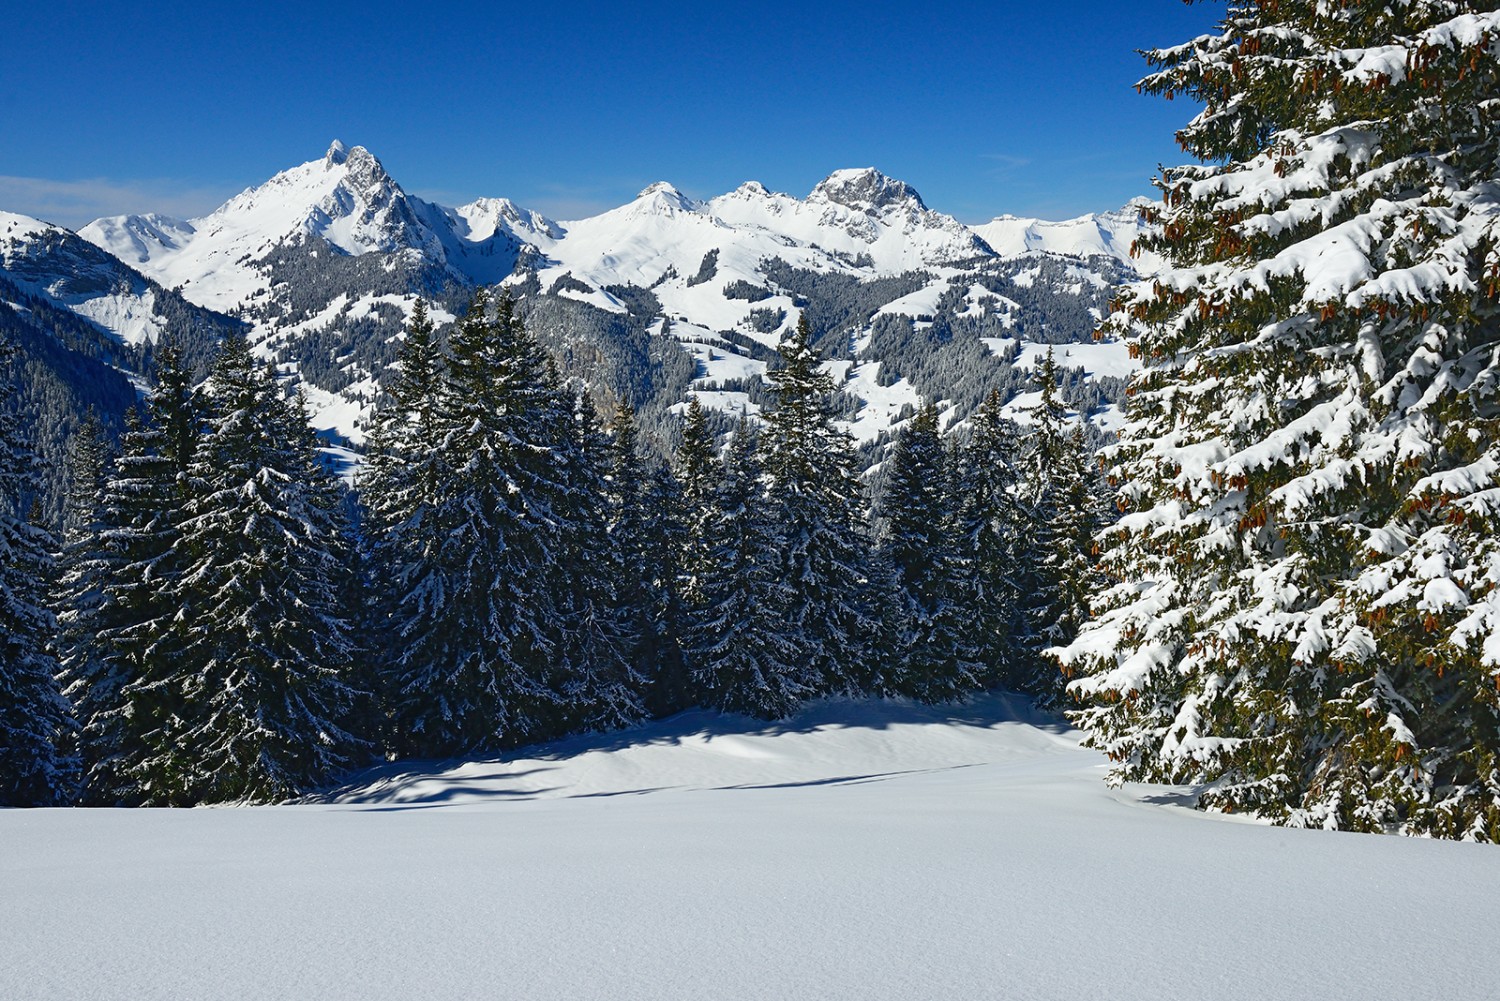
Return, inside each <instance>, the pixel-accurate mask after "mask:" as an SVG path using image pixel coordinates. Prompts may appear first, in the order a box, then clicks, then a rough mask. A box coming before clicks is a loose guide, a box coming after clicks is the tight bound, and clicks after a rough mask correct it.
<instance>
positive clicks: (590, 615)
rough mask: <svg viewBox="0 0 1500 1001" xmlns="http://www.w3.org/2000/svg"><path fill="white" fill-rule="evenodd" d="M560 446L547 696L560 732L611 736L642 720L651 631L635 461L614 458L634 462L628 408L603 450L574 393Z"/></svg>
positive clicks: (586, 408) (592, 419)
mask: <svg viewBox="0 0 1500 1001" xmlns="http://www.w3.org/2000/svg"><path fill="white" fill-rule="evenodd" d="M566 444H567V448H566V449H565V454H566V459H565V461H566V465H567V468H568V475H567V478H566V487H567V492H566V494H565V496H564V497H563V498H562V499H561V500H560V502H559V504H558V507H557V514H558V516H559V524H560V528H561V541H560V545H559V549H558V552H559V554H560V559H559V560H558V562H557V563H556V564H555V565H554V566H550V567H547V568H545V569H546V572H547V573H548V574H549V576H550V577H551V578H552V579H553V580H554V582H555V583H554V585H553V587H552V590H553V592H554V593H555V594H556V595H557V602H558V609H557V621H556V628H557V630H558V638H557V650H558V651H559V653H558V658H557V660H558V664H559V667H560V670H561V675H562V676H561V679H560V680H559V681H558V682H557V683H556V685H555V686H554V687H556V688H557V690H558V691H559V694H560V695H561V697H562V699H563V702H564V711H563V719H562V720H561V721H560V724H559V726H558V733H559V734H561V733H565V732H599V731H608V730H618V729H621V728H623V727H627V726H632V725H634V724H636V723H639V722H640V721H641V720H642V719H643V718H644V717H645V710H644V708H643V706H642V699H641V696H642V692H643V690H644V689H645V687H646V684H645V680H644V678H643V677H642V676H641V674H640V672H639V671H638V670H637V664H638V663H639V662H638V661H637V660H636V659H635V657H636V656H637V653H638V651H639V649H640V647H641V645H642V639H641V637H642V635H643V630H645V629H647V628H649V625H650V624H649V622H647V621H646V612H645V611H644V608H645V600H644V599H643V598H642V597H641V596H640V588H639V586H638V585H637V584H636V582H635V580H636V578H635V577H633V576H632V575H638V574H640V573H641V572H642V570H641V563H642V560H641V556H640V549H639V547H640V545H641V537H640V507H639V500H638V498H637V497H636V495H635V491H636V490H638V480H637V479H636V478H635V471H634V470H633V469H632V468H631V467H632V465H633V462H634V460H633V458H632V459H625V458H623V457H622V456H621V454H620V453H621V450H622V449H624V448H629V449H630V450H631V454H632V456H633V454H634V448H635V428H634V424H633V420H632V415H631V413H630V412H629V410H628V407H627V409H626V411H625V412H624V413H623V414H619V415H617V417H616V424H615V438H614V440H613V441H610V440H608V439H607V438H606V437H605V435H604V433H603V431H602V430H601V429H600V428H599V420H598V417H597V415H596V414H595V412H594V405H593V404H592V403H591V402H590V401H589V398H588V397H587V395H585V394H583V393H579V394H578V395H577V396H576V397H575V398H574V405H573V414H572V422H571V429H570V435H569V439H568V441H567V443H566ZM606 478H612V480H613V482H612V483H611V484H607V483H606Z"/></svg>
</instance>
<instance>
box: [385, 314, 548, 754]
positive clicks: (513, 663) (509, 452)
mask: <svg viewBox="0 0 1500 1001" xmlns="http://www.w3.org/2000/svg"><path fill="white" fill-rule="evenodd" d="M492 314H493V315H492ZM450 348H451V358H450V359H449V361H448V365H447V369H446V375H445V378H444V380H443V385H442V387H441V389H440V392H439V402H438V411H437V416H436V420H437V426H438V427H439V429H440V430H441V432H442V437H441V443H440V445H439V451H440V458H439V459H438V460H437V461H438V462H439V463H440V468H441V470H442V479H441V482H440V483H439V484H438V486H437V489H436V495H435V497H434V500H433V502H432V512H431V519H430V524H429V525H426V526H424V527H423V528H422V529H421V531H420V532H419V533H416V535H415V536H414V538H413V539H412V543H411V548H409V549H408V552H409V553H414V554H415V559H414V560H413V562H412V564H411V565H410V568H409V569H408V570H406V571H405V572H404V580H403V582H402V584H403V591H402V594H401V595H400V597H401V605H400V607H399V608H398V609H397V611H396V613H395V622H394V629H395V633H394V635H395V636H396V640H395V641H394V645H395V646H396V647H397V648H398V650H399V652H398V659H397V662H396V672H397V683H396V685H395V699H396V704H395V706H394V711H395V717H396V727H397V730H398V732H399V733H400V734H401V737H402V739H403V741H404V748H403V749H404V751H405V752H406V753H413V754H418V755H423V756H432V757H436V756H454V755H461V754H468V753H473V752H480V751H492V750H494V749H496V748H499V747H505V746H511V745H514V744H516V743H518V742H520V741H521V740H523V739H525V738H526V737H527V736H529V735H535V734H539V733H545V732H546V731H547V729H548V727H550V726H552V725H553V721H555V720H556V719H558V717H559V716H560V715H561V713H562V707H561V699H562V697H561V695H560V694H559V693H558V692H557V691H556V690H555V688H554V687H553V685H552V682H553V680H554V678H553V674H554V672H553V669H552V665H553V662H554V658H555V656H556V654H557V651H556V649H555V642H556V641H555V636H556V628H557V611H556V605H555V601H554V596H553V594H552V589H551V588H550V587H549V585H550V583H551V582H552V576H551V574H550V573H549V572H548V568H549V567H552V566H555V565H556V564H557V561H558V560H560V559H561V551H560V549H561V542H560V526H559V523H558V517H557V512H556V511H555V510H554V504H556V503H557V502H558V498H559V497H560V496H562V495H563V494H565V492H566V485H565V484H564V483H563V482H561V478H562V477H563V476H565V475H566V463H565V462H558V461H556V460H557V459H559V458H560V457H561V453H562V449H563V448H564V446H565V441H566V428H567V426H568V424H569V421H570V414H569V408H568V407H567V406H565V405H564V404H563V402H562V401H563V396H562V395H561V394H559V393H558V392H557V390H556V388H555V387H554V386H553V385H551V380H550V379H549V376H548V365H547V362H546V360H545V358H544V357H543V355H542V352H541V349H540V348H539V347H538V346H537V344H536V341H535V340H534V339H533V338H532V337H531V335H530V334H529V333H528V332H527V331H526V329H525V326H524V325H523V324H522V322H521V320H520V318H519V317H518V316H517V315H516V313H515V304H514V303H513V302H512V301H511V299H510V298H509V296H508V295H507V296H502V297H501V298H500V299H499V301H498V302H495V303H493V304H492V303H491V301H490V299H489V297H488V295H487V294H486V293H484V292H483V291H482V290H481V292H479V293H478V294H476V295H475V298H474V301H473V302H472V303H471V305H470V307H469V310H468V313H467V315H465V316H464V318H463V319H462V320H461V321H460V322H459V323H458V325H457V328H456V329H455V330H454V331H453V333H452V335H451V339H450Z"/></svg>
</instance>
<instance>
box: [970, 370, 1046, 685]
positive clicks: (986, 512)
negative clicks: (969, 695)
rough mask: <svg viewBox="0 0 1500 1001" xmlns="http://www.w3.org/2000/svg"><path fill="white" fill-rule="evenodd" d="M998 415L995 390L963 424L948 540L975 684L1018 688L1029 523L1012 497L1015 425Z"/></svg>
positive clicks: (1023, 675) (1022, 680)
mask: <svg viewBox="0 0 1500 1001" xmlns="http://www.w3.org/2000/svg"><path fill="white" fill-rule="evenodd" d="M1003 410H1004V401H1003V400H1002V399H1001V397H1000V393H999V391H998V390H995V391H992V392H991V393H990V395H989V397H988V398H987V399H986V400H985V402H984V404H983V405H982V406H981V407H980V408H979V410H978V411H976V412H975V414H974V416H973V418H972V419H971V422H970V423H971V425H972V426H971V429H970V432H969V436H968V438H967V440H966V441H965V442H964V444H963V446H962V448H961V449H960V451H959V455H958V460H957V461H958V467H959V468H958V470H957V472H956V474H955V475H956V479H957V484H956V486H955V490H956V492H957V493H958V494H959V495H960V498H961V500H960V503H959V510H958V523H959V524H958V529H957V531H956V532H955V535H956V537H957V539H958V547H959V555H960V558H961V559H962V560H963V565H962V568H961V570H962V574H963V578H964V579H963V581H962V583H961V585H960V587H961V590H962V592H963V593H964V594H965V595H966V598H965V601H964V604H965V605H966V606H967V607H968V608H969V612H970V620H969V637H970V642H971V643H972V644H973V649H974V655H975V658H976V660H977V662H978V667H977V671H978V676H979V679H980V681H981V682H982V683H983V684H986V685H1005V686H1006V687H1009V688H1013V689H1018V690H1019V689H1024V688H1025V687H1026V685H1027V683H1028V681H1029V669H1028V667H1027V658H1025V657H1023V656H1022V655H1021V653H1020V647H1019V643H1020V639H1021V637H1022V636H1023V635H1024V633H1025V622H1024V621H1023V619H1022V605H1021V600H1020V599H1021V586H1022V585H1021V581H1022V580H1023V578H1024V574H1023V567H1024V563H1023V561H1025V560H1028V559H1030V558H1031V556H1032V553H1031V547H1030V538H1031V535H1030V533H1031V521H1030V519H1029V518H1027V517H1025V515H1024V513H1023V509H1022V507H1021V499H1020V497H1019V488H1018V484H1017V478H1018V471H1017V451H1018V449H1017V445H1016V435H1015V426H1014V425H1013V424H1012V423H1011V422H1010V421H1009V420H1008V419H1006V417H1005V415H1004V412H1003Z"/></svg>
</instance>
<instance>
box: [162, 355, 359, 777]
mask: <svg viewBox="0 0 1500 1001" xmlns="http://www.w3.org/2000/svg"><path fill="white" fill-rule="evenodd" d="M208 389H209V413H208V420H207V434H206V436H205V437H204V439H203V441H202V443H201V445H200V446H199V447H198V448H197V450H196V454H195V457H194V460H193V462H192V463H191V465H190V466H189V468H188V480H189V483H190V494H189V497H188V500H187V502H186V504H185V506H184V511H183V518H182V522H181V538H180V539H179V540H178V541H177V548H178V550H179V552H180V554H181V556H180V558H179V559H180V565H181V576H180V577H179V578H178V579H177V580H176V582H175V586H174V587H173V589H172V596H173V598H174V599H175V600H176V602H177V605H178V609H179V611H178V615H177V619H178V621H180V622H181V623H182V625H181V626H180V627H179V628H177V629H176V631H175V632H176V635H175V636H174V638H173V643H172V646H173V649H172V659H173V664H172V667H171V673H170V674H169V675H168V676H167V678H165V679H164V686H165V687H166V688H168V689H170V690H173V691H176V692H179V693H181V703H180V706H179V708H178V710H177V712H175V713H173V714H172V715H171V716H170V717H168V718H167V719H164V720H162V721H161V722H160V725H159V726H158V727H157V728H156V729H155V730H153V731H152V732H150V733H147V734H146V735H145V741H146V744H147V747H148V750H147V753H146V756H145V758H144V760H143V761H142V762H141V764H140V765H139V767H138V773H139V774H140V776H141V777H142V779H143V780H144V781H145V784H147V785H148V787H149V789H150V798H151V801H152V802H169V803H180V804H187V803H200V802H224V801H269V800H275V799H281V798H285V797H287V796H290V795H294V794H296V793H297V792H300V791H303V790H306V789H309V788H312V787H315V786H317V785H318V784H320V783H323V782H326V781H328V780H329V779H330V778H331V777H332V776H333V775H335V774H336V773H337V772H338V771H339V770H340V769H341V768H343V767H345V766H346V765H347V764H349V763H350V761H351V758H350V755H351V752H352V751H353V749H354V747H355V745H356V741H355V739H354V738H353V737H351V736H350V735H349V734H348V733H346V732H345V730H344V729H343V723H344V721H345V720H346V719H347V717H348V715H349V713H350V710H351V708H352V704H353V700H354V693H353V691H352V690H351V689H350V687H349V686H348V684H347V683H346V681H345V677H344V676H345V675H346V674H347V672H348V670H349V666H350V653H351V643H350V637H349V627H348V624H347V623H346V622H345V621H344V619H343V618H342V615H341V608H340V602H339V599H340V595H341V591H342V587H341V577H340V575H341V573H342V572H343V569H344V566H345V561H344V560H343V556H344V551H343V547H342V542H341V539H340V534H341V529H342V526H341V525H340V524H339V522H338V516H339V512H340V510H341V509H340V505H339V502H338V500H337V494H336V487H335V485H334V484H333V482H332V481H331V478H330V477H329V476H328V474H327V473H326V471H324V469H323V468H322V467H321V466H320V464H319V463H318V460H317V457H316V451H315V440H314V438H313V437H312V433H311V431H310V430H309V429H308V427H307V415H306V413H305V411H304V410H303V409H302V408H301V406H300V405H292V404H289V403H288V402H287V401H286V400H285V399H284V398H283V397H282V394H281V391H280V388H279V386H278V385H277V383H276V380H275V377H274V375H273V374H272V373H271V372H269V371H268V370H266V369H265V368H263V367H261V366H260V365H259V364H258V363H257V362H256V361H255V359H254V357H253V356H252V354H251V352H250V348H249V345H248V343H247V342H246V341H245V339H244V338H243V337H242V336H233V337H230V338H227V339H226V340H225V342H224V344H223V346H222V348H221V350H220V354H219V357H218V359H217V360H216V361H215V363H214V367H213V370H212V372H211V373H210V377H209V382H208Z"/></svg>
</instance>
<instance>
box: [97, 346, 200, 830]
mask: <svg viewBox="0 0 1500 1001" xmlns="http://www.w3.org/2000/svg"><path fill="white" fill-rule="evenodd" d="M156 362H157V365H156V369H157V385H156V387H155V389H154V390H153V392H152V394H151V396H150V397H149V398H148V400H147V402H146V406H145V413H144V416H141V415H140V414H139V413H138V412H132V414H130V415H128V416H127V424H126V431H125V435H124V437H123V439H122V441H121V454H120V457H119V459H118V460H117V461H116V463H115V467H114V469H113V471H112V472H111V474H110V476H109V477H108V479H107V481H106V483H105V487H104V491H103V498H102V503H101V505H100V507H101V516H102V520H103V526H104V531H103V535H104V542H105V550H106V558H107V560H108V561H109V564H110V576H109V581H108V583H107V584H106V585H105V587H104V597H103V601H102V602H101V603H100V605H99V606H98V608H97V609H96V610H95V613H94V623H93V624H92V625H93V628H94V630H95V636H96V643H97V646H98V664H97V673H96V674H95V675H94V676H93V677H92V678H90V679H87V681H86V684H85V685H83V686H80V688H79V689H78V690H77V691H76V692H75V695H74V697H75V701H76V704H77V705H78V713H79V722H80V724H81V726H82V740H81V743H82V749H83V760H84V762H85V765H86V766H87V771H86V773H85V775H84V780H83V799H84V802H86V803H89V804H92V805H97V806H123V805H134V804H137V803H150V804H156V805H165V804H167V803H170V802H172V801H173V800H172V799H171V797H170V796H169V795H168V794H167V793H166V792H165V791H164V789H163V788H162V787H161V786H160V785H159V784H158V783H156V782H155V775H154V774H153V772H152V771H151V770H149V769H147V762H148V760H150V758H151V753H150V741H149V740H148V737H149V736H150V735H153V734H157V733H160V732H162V730H163V729H164V728H165V727H167V726H168V725H169V722H170V721H171V720H173V719H177V718H180V714H181V712H182V710H183V703H182V698H183V692H182V689H181V687H180V686H179V685H177V684H175V683H174V679H175V677H176V671H177V666H178V665H177V659H176V658H177V653H178V651H179V650H180V649H181V642H180V641H181V631H182V630H183V629H184V628H185V626H186V624H187V623H186V620H185V619H184V618H183V617H181V616H179V615H178V612H179V608H178V605H177V599H176V597H175V596H174V591H175V589H176V588H177V587H178V585H179V584H180V580H181V575H182V572H183V568H184V565H185V564H184V561H185V559H186V553H185V552H184V550H183V548H182V546H181V538H182V532H181V527H182V520H183V517H184V513H183V512H184V508H185V505H186V503H187V500H188V484H189V478H188V471H189V470H190V468H191V466H192V463H193V460H194V458H195V457H196V455H197V448H198V443H199V440H200V437H201V433H202V428H201V424H202V401H201V399H200V398H199V396H198V394H197V393H195V392H194V390H193V389H192V386H191V379H190V375H189V373H188V371H187V369H186V368H184V367H183V365H182V362H181V355H180V353H179V352H178V350H177V349H176V347H175V346H174V345H172V344H166V345H162V346H160V347H159V348H158V350H157V352H156Z"/></svg>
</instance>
